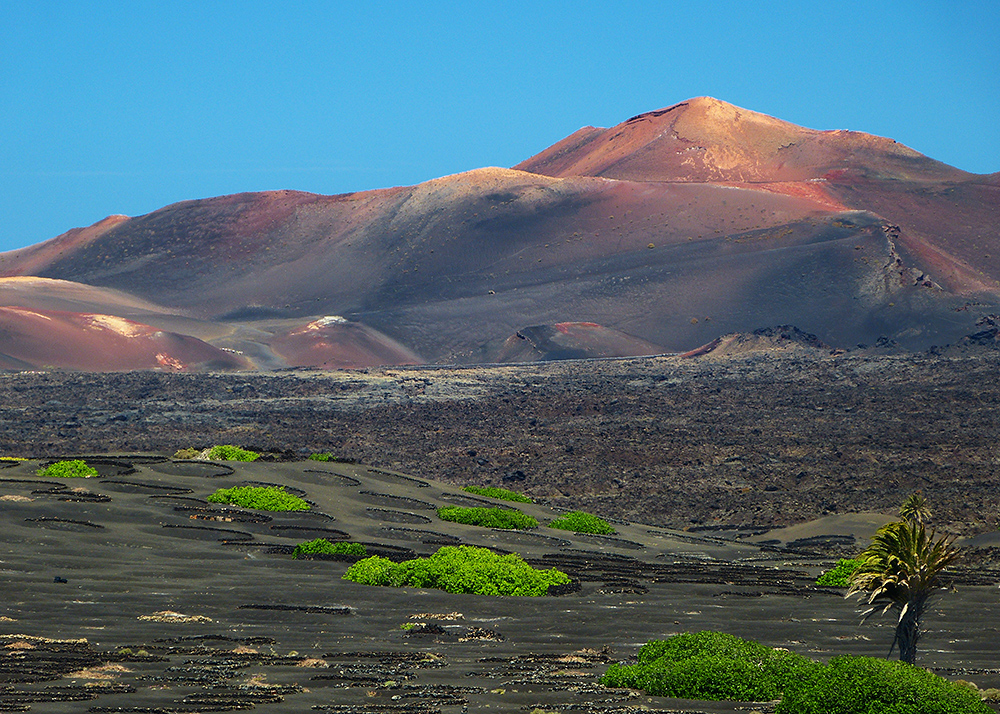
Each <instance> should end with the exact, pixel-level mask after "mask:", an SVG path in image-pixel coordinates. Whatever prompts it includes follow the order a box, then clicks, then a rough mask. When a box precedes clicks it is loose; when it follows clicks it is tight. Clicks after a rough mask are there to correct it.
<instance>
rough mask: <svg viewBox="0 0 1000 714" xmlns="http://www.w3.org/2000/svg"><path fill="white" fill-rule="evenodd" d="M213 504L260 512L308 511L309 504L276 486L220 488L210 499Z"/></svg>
mask: <svg viewBox="0 0 1000 714" xmlns="http://www.w3.org/2000/svg"><path fill="white" fill-rule="evenodd" d="M208 501H209V502H211V503H233V504H235V505H237V506H243V507H244V508H255V509H257V510H258V511H308V510H309V504H308V503H306V502H305V501H303V500H302V499H301V498H299V497H298V496H295V495H293V494H291V493H288V492H286V491H285V489H283V488H279V487H275V486H234V487H233V488H220V489H219V490H218V491H216V492H215V493H213V494H212V495H211V496H209V497H208Z"/></svg>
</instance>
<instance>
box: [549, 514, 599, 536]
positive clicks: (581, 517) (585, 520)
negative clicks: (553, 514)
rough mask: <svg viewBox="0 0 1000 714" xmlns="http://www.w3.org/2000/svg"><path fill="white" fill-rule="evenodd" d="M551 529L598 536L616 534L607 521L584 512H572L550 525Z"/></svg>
mask: <svg viewBox="0 0 1000 714" xmlns="http://www.w3.org/2000/svg"><path fill="white" fill-rule="evenodd" d="M549 528H559V529H560V530H564V531H575V532H576V533H596V534H598V535H614V533H615V529H614V528H612V527H611V524H610V523H608V522H607V521H606V520H604V519H603V518H598V517H597V516H594V515H591V514H590V513H584V512H583V511H571V512H569V513H567V514H566V515H565V516H561V517H559V518H557V519H556V520H554V521H552V522H551V523H549Z"/></svg>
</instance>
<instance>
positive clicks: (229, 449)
mask: <svg viewBox="0 0 1000 714" xmlns="http://www.w3.org/2000/svg"><path fill="white" fill-rule="evenodd" d="M208 458H209V460H211V461H256V460H257V459H258V458H260V454H258V453H257V452H256V451H247V450H246V449H241V448H240V447H238V446H233V445H232V444H222V445H219V446H213V447H212V448H211V449H209V450H208Z"/></svg>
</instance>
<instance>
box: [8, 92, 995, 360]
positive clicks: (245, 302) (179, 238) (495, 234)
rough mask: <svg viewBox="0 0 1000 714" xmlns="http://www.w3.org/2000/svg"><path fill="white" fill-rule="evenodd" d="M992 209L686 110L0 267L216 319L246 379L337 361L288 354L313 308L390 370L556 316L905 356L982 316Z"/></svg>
mask: <svg viewBox="0 0 1000 714" xmlns="http://www.w3.org/2000/svg"><path fill="white" fill-rule="evenodd" d="M998 215H1000V185H998V183H997V179H996V175H992V176H976V175H972V174H968V173H965V172H962V171H959V170H957V169H954V168H952V167H949V166H946V165H944V164H941V163H940V162H937V161H933V160H932V159H929V158H927V157H925V156H922V155H921V154H919V153H917V152H915V151H913V150H911V149H908V148H906V147H904V146H902V145H900V144H897V143H896V142H894V141H892V140H891V139H883V138H880V137H875V136H871V135H868V134H861V133H857V132H843V131H832V132H830V131H814V130H810V129H804V128H802V127H797V126H795V125H793V124H789V123H787V122H783V121H780V120H778V119H774V118H771V117H767V116H765V115H762V114H758V113H756V112H750V111H747V110H743V109H739V108H737V107H733V106H732V105H728V104H726V103H724V102H719V101H717V100H714V99H708V98H699V99H693V100H690V101H688V102H684V103H681V104H678V105H675V106H673V107H670V108H667V109H663V110H660V111H656V112H650V113H648V114H643V115H640V116H638V117H635V118H633V119H631V120H629V121H627V122H624V123H623V124H621V125H619V126H617V127H614V128H612V129H595V128H586V129H582V130H580V131H579V132H577V133H576V134H574V135H572V136H570V137H568V138H567V139H565V140H564V141H562V142H560V143H558V144H556V145H555V146H553V147H551V148H549V149H547V150H545V151H543V152H542V153H540V154H538V155H537V156H535V157H532V158H531V159H528V160H526V161H525V162H523V163H522V164H519V165H518V166H517V167H515V169H500V168H485V169H479V170H475V171H470V172H466V173H462V174H456V175H454V176H446V177H443V178H440V179H436V180H433V181H428V182H426V183H423V184H419V185H417V186H412V187H400V188H393V189H385V190H378V191H366V192H361V193H353V194H343V195H339V196H319V195H315V194H308V193H301V192H294V191H275V192H265V193H253V194H237V195H232V196H222V197H218V198H211V199H204V200H198V201H185V202H182V203H178V204H174V205H171V206H167V207H165V208H163V209H160V210H158V211H154V212H153V213H150V214H147V215H145V216H139V217H136V218H124V217H112V218H109V219H105V220H104V221H102V222H100V223H98V224H95V226H92V227H90V228H87V229H74V230H73V231H70V232H68V233H66V234H64V235H62V236H59V237H58V238H55V239H53V240H52V241H48V242H46V243H43V244H40V245H38V246H32V247H30V248H26V249H23V250H20V251H14V252H12V253H7V254H2V255H0V274H2V275H9V276H23V275H37V276H44V277H48V278H57V279H61V280H68V281H74V282H77V283H83V284H87V285H90V286H99V287H102V288H110V289H114V290H117V291H121V292H124V293H126V294H128V295H131V296H135V297H136V298H137V299H140V300H146V301H155V302H156V303H159V304H161V305H166V306H168V307H169V309H170V310H175V311H179V312H182V313H183V314H184V315H185V316H186V317H187V319H192V318H193V319H197V320H198V321H201V323H205V324H212V325H220V324H221V325H225V326H228V327H226V328H225V329H222V330H221V331H222V332H226V331H228V333H227V334H228V335H229V338H227V339H230V340H232V339H233V335H236V336H238V337H239V339H243V340H244V341H243V342H242V343H240V345H243V346H240V345H238V344H235V343H232V341H230V342H229V343H227V344H226V346H228V347H230V348H233V349H239V350H241V351H244V347H246V348H247V350H249V351H248V352H247V354H248V355H250V356H251V359H253V361H254V362H255V363H256V364H258V365H261V366H285V365H288V364H293V365H294V364H312V365H318V366H325V367H332V366H338V365H339V366H349V364H353V363H350V361H349V360H348V361H346V362H345V361H341V360H340V358H332V359H326V358H324V359H319V357H317V355H316V354H315V353H314V350H313V348H311V347H310V348H308V349H306V348H302V347H297V348H294V349H293V348H291V347H289V344H290V343H289V342H288V341H289V340H290V339H292V337H291V333H293V332H296V331H297V330H306V326H307V325H309V324H310V323H314V322H315V321H317V320H320V319H322V318H323V317H324V316H329V315H338V316H343V317H344V318H346V319H347V320H348V321H349V322H351V323H360V325H359V327H360V326H363V327H365V328H371V329H374V330H376V331H378V332H380V333H382V335H383V337H384V338H385V339H387V340H389V341H392V342H393V343H398V344H397V345H396V347H398V348H399V349H398V350H397V349H396V348H387V350H388V351H386V352H380V351H379V350H375V352H374V353H371V352H370V351H368V348H366V347H363V346H352V347H348V346H346V343H342V344H341V347H338V348H337V350H334V352H338V353H340V354H344V355H346V354H348V353H354V354H355V357H358V355H360V354H361V353H363V352H366V351H367V352H368V354H369V356H371V355H372V354H378V355H380V356H378V357H371V358H372V359H386V360H394V361H399V362H409V361H412V360H413V359H415V358H417V355H419V356H420V357H419V358H421V359H424V360H427V361H431V362H482V361H496V360H498V359H505V358H509V356H510V353H509V351H505V347H504V341H505V340H506V339H507V338H508V337H509V336H511V335H513V334H515V333H517V332H518V331H519V330H522V329H524V328H525V327H527V326H529V325H555V324H557V323H595V324H597V325H599V326H601V327H603V328H607V329H608V330H614V331H616V332H617V333H622V334H623V335H624V336H626V337H628V338H629V339H631V340H633V342H632V344H633V345H638V344H643V343H648V344H649V343H651V344H652V345H654V346H659V347H660V349H663V350H668V351H685V350H690V349H693V348H695V347H697V346H698V345H702V344H706V343H708V342H709V341H711V340H713V339H715V338H716V337H718V336H719V335H720V334H729V333H742V332H752V331H753V330H755V329H758V328H760V327H764V326H768V325H776V324H782V325H794V326H796V327H798V328H800V329H802V330H805V331H806V332H810V333H815V334H817V335H819V336H820V338H821V339H823V340H824V341H825V342H827V343H829V344H830V345H832V346H833V347H841V348H845V347H853V346H854V345H856V344H858V343H867V344H871V343H874V342H875V341H876V340H878V339H879V338H880V337H883V336H885V337H887V338H889V339H893V340H896V341H897V342H898V343H899V344H900V346H902V347H904V348H909V349H924V348H927V347H929V346H930V345H933V344H945V343H949V342H954V341H956V340H958V339H960V338H961V337H962V336H963V335H966V334H969V333H971V332H974V331H975V322H976V320H978V319H981V318H982V317H984V316H986V315H989V314H992V313H994V312H1000V305H998V303H1000V298H998V296H1000V245H997V244H998V242H1000V221H997V220H996V218H997V216H998ZM994 246H996V247H994ZM994 256H996V257H994ZM121 311H122V308H115V309H108V310H107V312H109V313H111V314H118V313H120V312H121ZM267 321H271V322H272V323H275V324H277V323H278V322H280V323H282V324H283V325H284V327H282V329H281V330H270V328H269V329H268V330H265V331H263V332H261V331H260V330H259V329H258V328H259V326H260V325H261V324H263V323H264V322H267ZM338 329H339V328H338ZM313 332H314V331H313ZM340 332H341V335H340V338H338V339H348V338H347V337H346V334H347V333H344V331H343V330H342V329H341V330H340ZM350 334H352V335H353V336H354V337H356V338H358V339H361V338H362V335H363V334H365V333H364V330H361V329H358V330H354V331H353V332H351V333H350ZM279 335H284V336H283V337H280V339H281V340H284V341H285V343H284V344H285V346H284V347H283V348H282V350H283V351H282V350H275V349H272V343H274V344H276V342H275V340H277V339H279ZM308 335H310V331H309V330H306V331H305V332H302V333H300V334H299V337H300V338H301V337H303V336H308ZM312 336H313V337H315V335H312ZM354 337H352V338H350V339H354ZM244 338H246V339H244ZM379 339H381V338H379ZM220 344H221V343H220ZM317 344H318V343H317ZM385 344H388V343H385ZM355 347H357V350H359V351H355ZM303 349H305V352H303ZM380 349H381V348H380ZM255 351H256V352H259V353H260V354H261V357H260V358H259V359H258V358H257V357H254V356H253V353H255ZM307 352H309V353H311V356H308V357H307V356H306V353H307ZM588 354H589V353H588ZM525 355H527V353H525ZM590 356H594V355H590ZM524 358H527V356H525V357H524Z"/></svg>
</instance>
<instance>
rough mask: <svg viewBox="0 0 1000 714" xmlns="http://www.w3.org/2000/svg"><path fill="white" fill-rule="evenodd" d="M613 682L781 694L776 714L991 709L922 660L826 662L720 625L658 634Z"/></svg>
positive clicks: (609, 680) (654, 689)
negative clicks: (722, 630)
mask: <svg viewBox="0 0 1000 714" xmlns="http://www.w3.org/2000/svg"><path fill="white" fill-rule="evenodd" d="M601 682H602V683H603V684H605V685H607V686H611V687H629V688H633V689H642V690H645V691H646V692H647V693H649V694H653V695H658V696H666V697H677V698H681V699H703V700H714V701H719V700H735V701H757V702H759V701H774V700H776V699H780V700H781V701H780V702H779V703H778V705H777V708H776V709H775V714H989V713H990V712H992V709H990V708H989V707H988V706H987V705H986V704H984V703H983V701H982V699H981V697H980V696H979V694H978V693H977V692H976V691H974V690H972V689H970V688H969V687H966V686H962V685H961V684H956V683H954V682H949V681H948V680H946V679H943V678H942V677H939V676H937V675H935V674H932V673H930V672H928V671H927V670H925V669H921V668H920V667H914V666H913V665H909V664H906V663H904V662H891V661H888V660H883V659H876V658H872V657H852V656H841V657H835V658H833V659H832V660H830V662H829V664H827V665H823V664H820V663H819V662H814V661H812V660H810V659H807V658H806V657H803V656H801V655H798V654H794V653H792V652H787V651H785V650H777V649H772V648H770V647H766V646H764V645H761V644H759V643H757V642H753V641H751V640H744V639H741V638H739V637H735V636H733V635H727V634H724V633H719V632H697V633H690V634H683V635H676V636H675V637H671V638H670V639H667V640H651V641H650V642H648V643H646V645H644V646H643V647H642V649H641V650H639V662H638V664H634V665H619V664H615V665H612V666H611V667H610V668H609V669H608V671H607V672H606V673H605V674H604V676H603V677H602V678H601Z"/></svg>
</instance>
